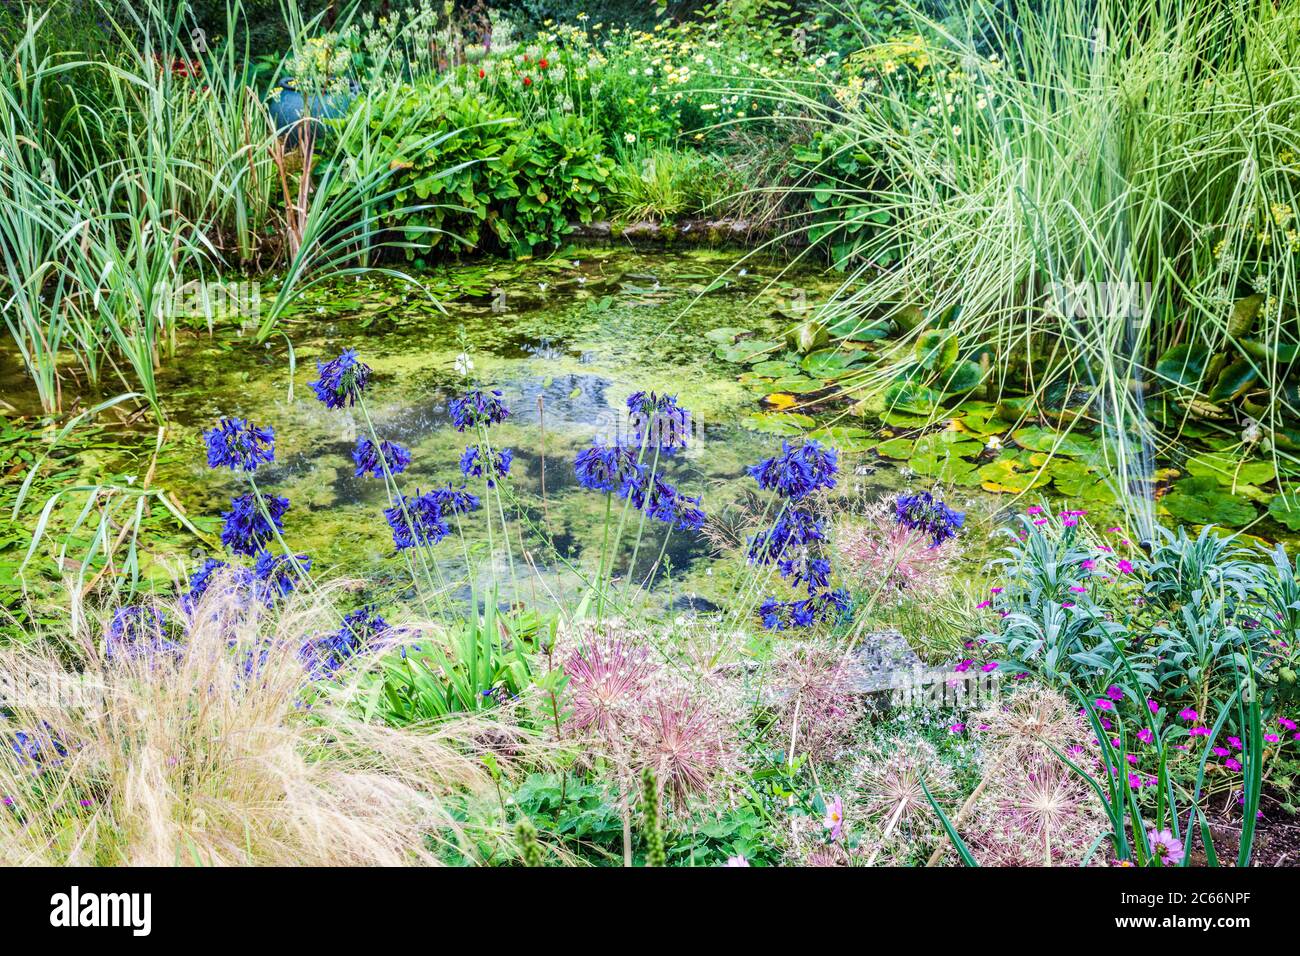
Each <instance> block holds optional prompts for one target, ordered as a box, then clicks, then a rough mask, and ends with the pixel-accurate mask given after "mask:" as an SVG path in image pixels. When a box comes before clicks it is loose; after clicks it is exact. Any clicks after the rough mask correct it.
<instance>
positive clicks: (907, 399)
mask: <svg viewBox="0 0 1300 956" xmlns="http://www.w3.org/2000/svg"><path fill="white" fill-rule="evenodd" d="M940 400H941V399H940V395H939V393H938V392H936V391H935V390H934V389H932V388H929V387H928V386H925V385H918V384H917V383H916V382H907V381H904V382H895V383H894V384H892V385H890V386H889V388H888V389H887V390H886V391H885V404H886V406H887V407H889V408H890V409H891V410H892V409H898V410H901V411H905V412H933V411H935V410H936V409H938V407H939V402H940Z"/></svg>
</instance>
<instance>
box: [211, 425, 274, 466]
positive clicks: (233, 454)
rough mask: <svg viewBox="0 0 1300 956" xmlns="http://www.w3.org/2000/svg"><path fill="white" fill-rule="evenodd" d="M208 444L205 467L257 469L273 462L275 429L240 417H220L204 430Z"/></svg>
mask: <svg viewBox="0 0 1300 956" xmlns="http://www.w3.org/2000/svg"><path fill="white" fill-rule="evenodd" d="M203 441H204V442H205V443H206V444H207V446H208V467H209V468H229V469H230V470H231V471H256V470H257V466H258V465H261V464H270V463H271V462H273V461H275V432H274V431H273V430H272V429H270V428H263V427H261V426H258V425H254V424H253V423H252V422H248V421H245V420H244V419H242V418H223V419H221V421H219V422H217V427H216V428H213V429H210V430H208V431H206V432H204V433H203Z"/></svg>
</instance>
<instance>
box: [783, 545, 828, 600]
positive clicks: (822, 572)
mask: <svg viewBox="0 0 1300 956" xmlns="http://www.w3.org/2000/svg"><path fill="white" fill-rule="evenodd" d="M776 567H777V571H778V572H779V573H780V575H781V577H783V578H785V579H786V580H787V581H789V582H790V586H791V587H794V588H797V587H799V585H800V584H803V585H805V586H806V587H807V589H808V594H809V595H812V594H815V593H816V592H818V591H822V590H824V589H825V588H827V587H828V586H829V582H830V574H831V563H830V562H829V561H827V560H826V559H825V558H815V557H813V556H812V555H810V554H809V553H808V552H807V551H806V550H805V551H803V552H802V553H796V554H794V555H791V556H790V557H787V558H782V559H781V560H780V561H778V562H777V565H776Z"/></svg>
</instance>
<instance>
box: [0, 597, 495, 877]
mask: <svg viewBox="0 0 1300 956" xmlns="http://www.w3.org/2000/svg"><path fill="white" fill-rule="evenodd" d="M151 612H157V613H162V612H163V609H162V608H151V609H147V610H146V612H145V614H146V615H148V614H150V613H151ZM334 614H335V612H334V610H333V608H332V607H331V606H330V605H329V603H328V596H326V595H315V596H311V597H310V598H305V599H302V600H295V601H292V602H289V603H288V604H286V605H282V606H280V607H278V608H277V609H276V610H275V611H268V610H267V609H265V608H264V607H262V606H260V605H258V604H250V603H248V602H247V601H245V600H243V598H242V596H241V591H239V590H238V589H236V590H231V589H230V588H229V587H228V586H227V583H226V580H225V578H224V577H223V576H222V575H220V574H218V575H217V576H216V578H215V579H213V581H212V583H211V586H210V587H209V588H208V589H207V591H206V592H205V593H204V594H203V595H201V596H200V598H199V599H198V600H197V601H196V602H195V603H194V604H193V605H192V607H191V610H190V613H189V614H188V620H189V624H188V628H187V630H186V632H185V635H184V640H183V641H180V640H178V641H176V642H175V643H174V644H172V645H170V646H168V647H166V648H163V647H162V646H161V645H160V646H159V647H158V648H156V649H151V648H149V647H148V646H147V645H138V646H137V652H136V653H131V654H126V653H123V654H117V653H114V654H111V655H109V656H107V657H100V656H98V655H96V654H95V653H94V645H95V643H96V640H95V636H94V634H93V633H92V632H89V631H87V629H86V626H85V625H82V626H77V625H73V624H69V625H68V633H67V635H66V637H67V638H68V639H69V641H68V642H69V644H71V645H74V646H79V647H81V648H82V651H81V656H80V657H79V659H78V660H76V661H75V662H73V663H71V664H69V663H68V662H66V661H65V660H63V659H60V658H59V657H58V656H56V654H55V653H54V652H53V651H51V650H50V649H49V647H48V645H47V644H45V643H43V642H42V643H33V644H28V645H19V646H10V647H6V648H3V649H0V668H3V670H4V672H5V673H7V674H11V675H14V677H15V678H16V679H17V681H18V686H24V687H32V688H37V687H42V688H60V689H61V693H60V694H59V695H57V696H47V695H45V694H44V693H43V692H42V693H37V692H32V693H29V694H26V695H16V696H14V698H13V699H12V700H8V701H7V702H6V707H5V710H4V712H3V715H0V738H2V739H4V740H5V742H6V746H4V747H0V798H2V799H3V806H0V863H3V864H5V865H63V864H73V865H149V866H176V865H178V864H180V865H190V864H193V865H199V866H214V865H217V866H220V865H277V866H336V865H366V866H376V865H394V864H433V863H437V862H438V861H439V856H440V853H442V852H443V851H444V850H450V849H452V848H456V849H457V850H458V852H469V853H471V855H472V851H471V850H470V848H469V847H468V844H467V843H465V842H463V841H462V839H461V834H460V829H459V825H458V824H457V823H456V821H455V819H454V815H453V813H452V812H451V810H450V807H449V804H448V802H447V801H449V800H453V799H454V800H462V799H467V798H470V797H473V796H474V795H476V794H480V793H482V794H486V793H487V792H488V791H489V789H490V788H491V781H490V779H489V775H488V774H487V772H486V770H485V768H484V765H483V763H482V762H481V761H480V760H479V759H478V756H477V750H478V749H479V745H478V744H477V743H476V741H477V740H478V739H480V737H481V736H482V733H483V730H484V727H483V723H484V722H483V721H480V720H477V719H472V718H464V719H459V720H452V721H447V722H442V723H439V724H437V725H435V726H429V727H422V728H420V729H418V730H415V729H395V728H391V727H386V726H382V725H377V724H372V723H367V722H363V721H362V720H360V719H359V718H358V717H356V716H355V713H354V711H353V710H351V709H350V708H348V707H345V706H343V703H345V701H336V700H335V699H334V698H333V697H332V696H330V695H329V694H326V693H324V692H322V690H321V688H320V685H315V686H316V689H315V690H314V691H312V692H311V694H310V706H305V704H306V703H308V700H309V698H308V695H307V692H306V691H305V688H306V687H307V686H308V685H309V684H310V683H311V674H310V673H309V671H308V670H307V668H306V667H305V665H304V661H303V660H302V658H301V656H300V654H299V653H298V652H299V648H300V646H301V644H302V642H303V635H304V634H311V633H316V632H329V631H331V630H333V629H334V628H335V627H336V626H337V625H336V624H335V623H334V621H335V620H336V619H335V617H334ZM166 616H167V618H168V619H172V620H176V619H180V618H181V617H183V616H185V615H184V614H183V612H180V611H179V609H173V610H172V611H171V612H170V613H167V614H166ZM73 620H82V621H84V620H85V618H84V617H81V618H75V617H74V619H73ZM363 653H368V652H363ZM492 729H493V732H494V733H496V734H498V735H499V734H501V733H505V734H515V731H514V730H512V729H511V728H510V726H509V725H506V724H502V725H500V726H497V725H496V724H495V723H494V724H493V728H492ZM497 766H500V767H501V768H502V769H503V770H507V771H508V764H507V763H506V762H504V760H503V759H502V758H501V757H500V755H498V757H497Z"/></svg>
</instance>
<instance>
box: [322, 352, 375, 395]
mask: <svg viewBox="0 0 1300 956" xmlns="http://www.w3.org/2000/svg"><path fill="white" fill-rule="evenodd" d="M316 370H317V372H318V373H319V374H320V378H318V379H317V380H316V381H314V382H312V383H311V388H312V391H314V392H315V393H316V397H317V398H318V399H320V401H321V403H322V404H323V405H324V406H325V407H326V408H344V407H346V406H352V405H355V404H356V403H357V402H358V401H360V400H361V396H362V395H363V394H364V393H365V390H366V387H367V386H368V385H369V384H370V366H369V365H366V364H364V363H363V362H360V361H358V360H357V353H356V351H355V350H353V349H345V350H344V351H343V353H342V354H341V355H339V357H338V358H336V359H331V360H330V361H328V362H317V363H316Z"/></svg>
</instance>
